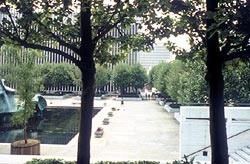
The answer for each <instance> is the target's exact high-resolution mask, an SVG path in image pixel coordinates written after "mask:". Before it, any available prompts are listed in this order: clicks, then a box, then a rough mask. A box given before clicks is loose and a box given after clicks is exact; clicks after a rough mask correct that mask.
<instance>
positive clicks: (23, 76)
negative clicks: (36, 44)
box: [10, 49, 40, 155]
mask: <svg viewBox="0 0 250 164" xmlns="http://www.w3.org/2000/svg"><path fill="white" fill-rule="evenodd" d="M15 50H16V51H13V55H14V56H15V61H14V63H15V66H14V67H13V66H12V68H11V69H10V71H11V72H12V74H11V78H10V80H11V81H12V82H14V83H15V84H16V90H17V94H18V96H19V97H18V101H17V103H16V108H17V112H15V113H14V114H13V116H12V118H11V120H12V123H13V124H14V125H18V126H20V125H21V127H22V129H23V139H22V140H19V141H15V142H13V143H11V154H25V155H39V154H40V141H38V140H34V139H28V135H27V124H28V121H29V119H30V118H31V117H32V116H33V115H34V113H35V105H36V104H35V101H33V97H34V96H35V94H36V92H37V91H38V86H39V84H40V83H39V80H38V76H39V75H38V74H37V72H36V71H35V57H36V54H37V52H36V51H34V50H24V53H23V55H24V56H25V57H26V60H24V59H23V58H22V56H21V54H19V53H18V52H21V50H20V49H15Z"/></svg>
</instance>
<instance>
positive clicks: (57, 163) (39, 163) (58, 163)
mask: <svg viewBox="0 0 250 164" xmlns="http://www.w3.org/2000/svg"><path fill="white" fill-rule="evenodd" d="M193 160H194V159H193V158H192V159H191V160H190V162H189V161H188V160H187V159H186V160H185V161H173V162H172V163H167V164H194V161H193ZM196 163H197V164H199V162H196ZM26 164H76V162H68V161H64V160H61V159H33V160H32V161H28V162H26ZM94 164H160V162H157V161H119V162H113V161H99V162H96V163H94Z"/></svg>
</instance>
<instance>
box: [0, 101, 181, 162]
mask: <svg viewBox="0 0 250 164" xmlns="http://www.w3.org/2000/svg"><path fill="white" fill-rule="evenodd" d="M63 101H64V102H66V101H65V100H63ZM72 101H74V102H73V104H79V102H77V101H79V100H77V99H70V100H68V101H67V102H69V103H72ZM55 102H60V100H57V101H54V102H53V103H52V104H53V105H54V104H55ZM104 104H106V107H105V108H104V109H103V110H102V111H101V112H99V113H98V114H97V115H96V116H95V117H94V119H93V135H92V139H91V161H92V162H95V161H101V160H102V161H103V160H112V161H118V160H125V161H128V160H130V161H131V160H156V161H169V160H170V161H171V160H177V159H178V158H179V124H178V123H177V121H176V120H174V118H173V115H172V114H170V113H167V112H166V111H165V110H164V109H163V108H162V107H161V106H159V105H158V104H157V103H156V102H155V101H125V103H124V106H121V105H120V102H119V101H114V100H95V106H103V105H104ZM64 105H65V104H64ZM111 107H116V108H119V109H120V110H119V111H114V112H113V113H114V116H113V117H110V124H108V125H103V124H102V120H103V119H104V118H105V117H107V113H108V112H110V111H111ZM99 126H101V127H103V128H104V135H103V137H102V138H95V137H94V131H95V130H96V128H97V127H99ZM76 152H77V136H76V137H75V138H73V139H72V141H71V142H70V143H69V144H67V145H44V144H43V145H41V156H39V157H42V156H43V157H46V158H48V156H49V158H64V159H66V160H76ZM0 154H9V144H0ZM21 158H22V159H23V158H25V159H23V161H24V160H27V159H32V158H34V156H32V157H30V156H24V157H20V156H18V157H14V158H13V156H11V157H10V156H8V155H0V163H3V162H4V161H5V163H11V162H10V161H12V160H13V159H16V160H17V161H18V162H20V163H22V159H21ZM13 163H15V162H13Z"/></svg>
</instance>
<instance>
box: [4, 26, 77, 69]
mask: <svg viewBox="0 0 250 164" xmlns="http://www.w3.org/2000/svg"><path fill="white" fill-rule="evenodd" d="M0 34H1V35H2V36H3V35H5V37H7V38H8V39H10V40H12V41H14V42H16V43H18V45H20V46H23V47H25V48H31V49H37V50H42V51H47V52H52V53H55V54H58V55H61V56H62V57H64V58H66V59H68V60H70V61H71V62H73V63H74V64H75V65H76V66H80V61H79V60H77V59H76V58H75V57H74V56H71V55H69V54H67V53H66V52H63V51H61V50H59V49H56V48H52V47H47V46H44V45H40V44H35V43H29V42H27V41H26V40H22V39H21V38H19V37H17V36H16V35H14V34H11V33H8V32H6V31H0Z"/></svg>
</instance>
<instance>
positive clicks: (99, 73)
mask: <svg viewBox="0 0 250 164" xmlns="http://www.w3.org/2000/svg"><path fill="white" fill-rule="evenodd" d="M110 78H111V71H110V69H109V68H107V67H104V66H101V65H99V64H97V65H96V74H95V86H96V88H97V89H101V88H102V87H104V86H106V85H108V84H109V82H110Z"/></svg>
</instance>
